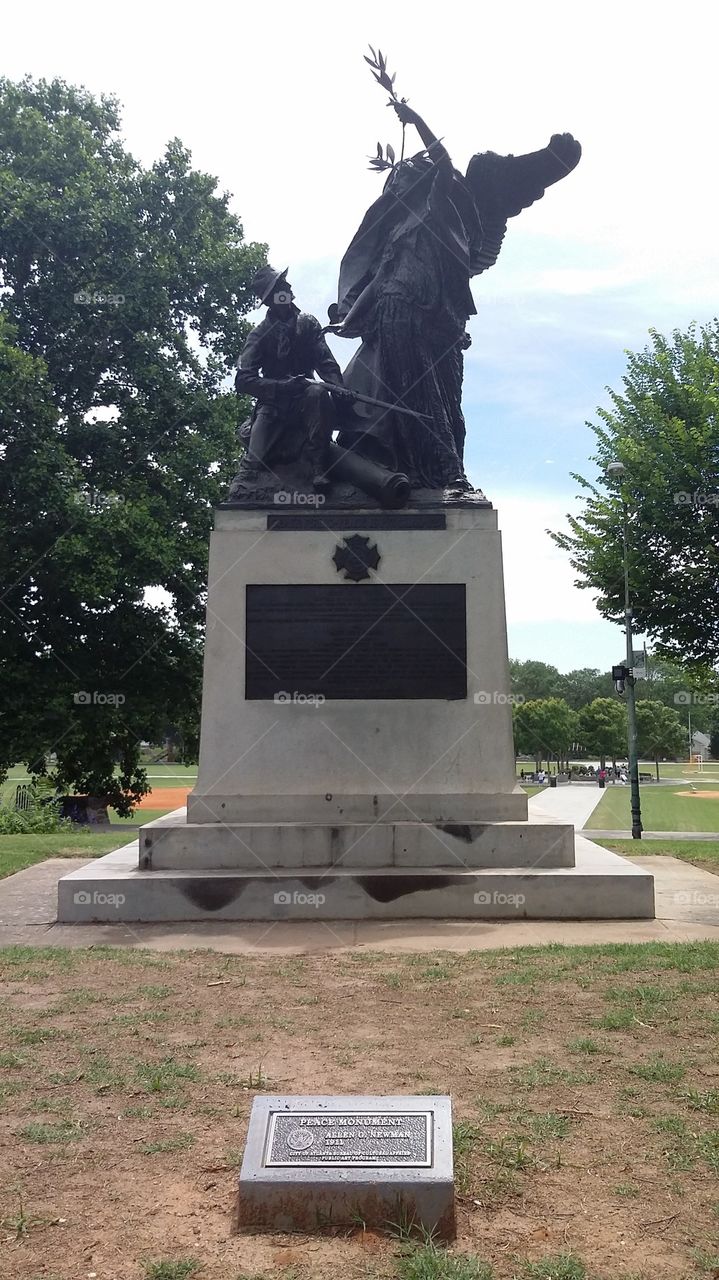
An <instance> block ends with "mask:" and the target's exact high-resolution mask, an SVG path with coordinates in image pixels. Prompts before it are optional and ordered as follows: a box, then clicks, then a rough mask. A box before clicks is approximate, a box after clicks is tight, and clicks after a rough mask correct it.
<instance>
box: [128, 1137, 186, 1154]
mask: <svg viewBox="0 0 719 1280" xmlns="http://www.w3.org/2000/svg"><path fill="white" fill-rule="evenodd" d="M194 1144H195V1138H194V1136H193V1135H192V1134H191V1133H178V1134H177V1136H176V1137H174V1138H164V1139H161V1140H160V1141H159V1142H144V1143H143V1144H142V1145H141V1147H140V1151H141V1152H142V1154H143V1156H156V1155H164V1154H165V1153H166V1152H168V1151H187V1150H188V1148H189V1147H192V1146H194Z"/></svg>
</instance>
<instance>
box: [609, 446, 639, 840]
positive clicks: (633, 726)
mask: <svg viewBox="0 0 719 1280" xmlns="http://www.w3.org/2000/svg"><path fill="white" fill-rule="evenodd" d="M625 472H626V467H625V466H624V463H623V462H610V463H609V466H608V467H607V474H608V475H610V476H614V477H616V478H617V479H618V480H619V481H620V484H621V479H622V477H623V476H624V474H625ZM620 492H621V499H622V546H623V559H624V630H625V634H626V638H627V657H626V666H625V669H624V684H625V687H626V691H627V739H628V740H627V748H628V752H629V784H630V787H631V806H632V840H641V838H642V809H641V800H640V796H639V757H638V752H637V702H636V691H635V679H634V636H633V633H632V617H633V615H632V606H631V603H630V599H629V508H628V506H627V499H626V496H625V494H624V491H623V490H620Z"/></svg>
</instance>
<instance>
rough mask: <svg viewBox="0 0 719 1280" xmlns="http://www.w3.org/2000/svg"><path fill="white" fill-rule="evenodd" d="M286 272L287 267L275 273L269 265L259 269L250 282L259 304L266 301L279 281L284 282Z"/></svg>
mask: <svg viewBox="0 0 719 1280" xmlns="http://www.w3.org/2000/svg"><path fill="white" fill-rule="evenodd" d="M288 271H289V267H285V269H284V271H275V268H274V267H271V266H270V265H269V264H268V265H267V266H266V267H260V269H259V271H258V272H257V275H256V276H255V278H254V280H253V281H252V288H253V290H254V292H255V293H256V294H257V297H258V298H259V299H260V301H261V302H266V301H267V299H268V298H269V296H270V294H271V293H274V291H275V289H276V288H277V285H278V284H280V282H281V281H282V282H283V283H284V282H285V277H286V276H287V272H288Z"/></svg>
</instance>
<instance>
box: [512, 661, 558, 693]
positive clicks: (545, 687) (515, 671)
mask: <svg viewBox="0 0 719 1280" xmlns="http://www.w3.org/2000/svg"><path fill="white" fill-rule="evenodd" d="M509 675H510V680H511V687H512V694H513V695H514V696H515V697H520V698H523V699H524V701H525V702H536V700H537V699H538V698H558V697H561V694H562V691H563V681H564V677H563V676H562V674H561V672H559V671H558V670H557V668H556V667H553V666H551V665H550V663H548V662H537V661H536V660H535V659H533V658H529V659H528V660H527V661H526V662H519V661H518V660H517V659H516V658H513V659H512V660H511V661H510V663H509Z"/></svg>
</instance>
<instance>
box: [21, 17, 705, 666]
mask: <svg viewBox="0 0 719 1280" xmlns="http://www.w3.org/2000/svg"><path fill="white" fill-rule="evenodd" d="M718 36H719V19H718V18H717V10H716V7H715V6H710V5H708V4H706V3H703V4H700V3H699V2H698V0H689V2H688V3H687V2H685V3H684V4H683V5H681V6H677V5H676V4H674V5H671V6H670V5H669V4H663V3H661V2H660V3H656V2H654V3H651V4H650V3H647V2H645V0H631V2H630V0H624V3H617V0H605V3H603V4H602V5H592V6H589V5H578V4H576V3H567V4H565V3H558V2H557V3H553V2H552V0H547V2H546V3H544V4H541V5H540V4H537V3H517V2H516V0H515V2H512V0H507V2H505V3H504V4H496V5H493V6H487V5H482V4H479V3H472V2H465V0H454V2H453V3H450V4H446V5H441V4H438V3H436V0H435V3H433V4H425V3H423V2H422V0H410V2H407V0H395V2H394V3H392V2H391V0H383V2H382V3H378V0H363V2H362V4H361V5H355V6H349V5H345V4H343V3H342V0H335V3H329V0H315V2H314V3H312V2H311V0H308V2H307V3H304V4H292V3H287V2H286V0H274V3H267V4H264V5H263V4H257V3H253V4H252V5H248V4H246V3H242V2H240V3H238V4H234V5H230V4H220V3H215V2H214V0H205V3H203V4H202V5H197V4H193V5H187V4H182V3H179V2H174V3H172V4H170V3H165V2H164V0H149V2H147V0H145V3H142V4H139V3H137V2H136V0H126V3H125V4H124V5H123V6H122V7H120V8H116V7H105V6H103V5H100V4H97V3H80V2H78V0H69V2H68V0H65V2H64V3H62V4H56V3H55V4H52V5H51V4H48V3H45V2H44V0H39V2H38V0H36V2H35V3H33V4H29V5H25V6H19V5H13V6H12V8H9V7H6V8H5V10H4V14H3V52H2V58H1V60H0V61H1V69H2V72H3V74H5V75H8V76H10V77H12V78H19V77H20V76H22V75H24V74H26V73H30V74H31V75H33V76H35V77H41V76H42V77H46V78H50V77H52V76H56V75H59V76H61V77H63V78H64V79H66V80H68V81H71V82H73V83H76V84H77V83H81V84H84V85H85V86H86V87H87V88H88V89H90V90H92V91H93V92H95V93H100V92H106V93H114V94H116V95H117V96H118V97H119V98H120V100H121V102H122V104H123V121H124V126H123V127H124V134H125V137H126V140H127V143H128V146H129V147H130V149H131V150H132V151H133V152H134V154H135V155H136V156H137V157H138V158H139V159H140V160H142V161H143V162H144V163H146V164H149V163H151V162H152V161H153V160H155V159H156V158H157V157H158V156H159V155H160V154H161V153H162V150H163V148H164V146H165V144H166V142H167V141H168V139H169V138H172V137H175V136H177V137H179V138H181V139H182V141H183V142H184V143H185V145H186V146H188V147H189V148H190V150H191V151H192V153H193V162H194V164H195V165H196V166H197V167H198V168H201V169H204V170H206V171H208V172H211V173H213V174H216V175H217V177H218V178H219V182H220V186H221V188H223V189H226V190H228V191H230V192H231V193H232V206H233V209H234V210H235V212H237V213H238V214H239V215H240V216H241V218H242V220H243V222H244V227H245V233H246V236H247V237H248V238H250V239H256V240H261V241H264V242H266V243H267V244H268V246H269V254H270V261H271V262H272V263H273V264H274V265H276V266H277V267H285V266H288V265H289V266H291V269H292V276H291V279H292V283H293V286H294V288H295V292H296V294H297V296H298V301H299V303H300V304H301V306H302V307H303V308H305V309H307V310H310V311H314V312H315V314H317V315H319V316H321V317H322V318H323V319H324V317H325V313H326V308H327V305H328V303H329V302H331V301H332V300H333V298H334V296H335V291H336V280H337V268H338V264H339V260H340V258H341V256H342V253H343V252H344V250H345V248H346V247H347V244H348V243H349V240H350V238H351V237H352V235H353V234H354V231H355V230H356V227H357V225H358V223H359V221H360V219H361V217H362V215H363V213H364V211H365V209H366V208H367V206H368V205H369V204H370V203H371V201H372V200H373V199H375V197H376V196H377V195H378V194H379V191H380V189H381V184H382V181H383V179H382V177H381V176H379V175H377V174H375V173H372V172H370V171H368V169H367V156H368V155H370V154H371V153H372V152H373V151H374V149H375V146H376V143H377V141H378V140H381V141H382V142H387V141H391V142H392V143H393V144H394V145H395V147H396V149H397V150H399V147H398V143H399V140H400V126H399V124H398V122H397V121H396V119H395V117H394V114H393V113H392V112H390V111H389V110H388V109H387V108H386V106H385V102H386V95H385V94H384V93H383V91H382V90H381V89H380V87H379V85H377V84H376V83H375V82H374V81H373V79H372V76H371V73H370V70H369V68H368V67H367V65H366V63H365V62H363V60H362V54H363V52H365V51H366V46H367V43H368V42H371V43H372V44H373V45H374V46H375V48H376V47H377V45H378V44H379V45H380V46H381V48H382V50H383V51H384V52H385V53H386V54H387V55H388V59H389V65H390V70H391V71H396V73H397V80H396V85H395V87H396V89H397V90H398V91H399V93H400V95H404V96H406V97H408V98H409V99H410V101H411V104H412V105H413V106H414V107H415V108H416V109H417V110H418V111H419V112H420V113H421V114H422V115H423V116H424V117H425V119H426V120H427V122H428V123H429V125H430V126H431V127H432V128H433V129H434V131H435V133H437V134H438V135H440V136H441V137H442V138H443V139H444V142H445V145H446V146H447V148H448V150H449V152H450V154H451V156H452V158H453V160H454V163H455V164H456V166H457V167H458V168H461V169H462V170H464V169H465V167H466V164H467V161H468V160H469V158H470V156H471V155H472V154H473V153H474V152H476V151H484V150H494V151H500V152H510V151H511V152H515V153H519V152H522V151H528V150H534V149H536V148H537V147H539V146H544V145H545V144H546V142H547V141H548V140H549V137H550V134H552V133H554V132H562V131H565V130H568V131H570V132H572V133H574V134H575V136H576V137H578V138H579V140H580V141H581V142H582V145H583V147H584V155H583V158H582V161H581V163H580V165H579V168H578V169H577V170H576V171H575V172H574V173H573V174H571V175H570V177H569V178H567V180H566V181H565V182H562V183H560V184H559V185H558V186H556V187H553V188H552V189H551V190H550V191H549V192H548V193H547V195H546V197H545V198H544V200H543V201H541V202H540V203H539V204H537V205H535V206H533V207H532V208H531V209H528V210H526V211H525V212H524V213H522V214H521V215H520V216H519V217H518V218H516V219H513V220H512V221H510V225H509V230H508V233H507V237H506V240H505V244H504V248H503V250H502V253H501V255H500V258H499V262H498V264H497V265H496V266H495V267H494V268H492V269H491V270H490V271H489V272H488V273H486V275H483V276H480V277H479V278H478V279H477V280H475V281H474V294H475V300H476V303H477V307H478V312H479V314H478V315H477V317H475V318H474V320H473V321H472V324H471V332H472V337H473V346H472V348H471V350H470V352H469V353H468V358H467V364H466V380H465V415H466V418H467V427H468V438H467V459H466V461H467V469H468V472H469V475H470V478H471V479H472V480H473V482H474V483H475V484H476V485H479V486H481V487H482V488H483V489H484V490H485V492H486V493H487V495H488V496H489V497H490V498H491V500H492V501H493V502H494V503H495V505H496V506H497V507H498V508H499V517H500V524H501V527H502V529H503V535H504V545H505V560H506V582H507V613H508V620H509V632H510V653H511V655H512V656H513V657H518V658H528V657H536V658H540V659H542V660H544V661H547V662H554V663H555V664H556V665H557V666H559V667H560V668H562V669H565V670H566V669H569V668H571V667H580V666H598V667H602V668H606V667H607V666H608V665H609V664H611V663H612V662H616V661H618V660H619V658H620V657H621V653H622V646H623V636H622V634H621V632H620V631H619V630H618V629H617V628H615V627H613V626H611V625H610V624H608V623H605V622H603V621H601V620H600V619H599V617H598V615H597V613H596V612H595V610H594V608H593V605H592V602H591V598H590V596H589V594H588V593H587V592H581V591H578V590H576V589H575V588H574V587H573V585H572V581H573V574H572V571H571V569H570V568H569V566H568V564H567V563H566V560H565V558H564V557H563V556H562V555H561V554H560V553H559V552H558V551H557V550H556V548H555V547H554V544H553V543H552V542H551V541H550V539H549V538H548V537H547V536H546V534H545V532H544V531H545V529H546V528H547V527H552V528H558V527H561V526H562V525H563V523H564V513H565V512H566V511H567V510H569V509H570V508H571V507H572V505H573V502H574V498H575V494H576V489H577V486H576V484H575V482H574V481H573V480H572V479H571V475H570V472H572V471H579V472H580V473H581V474H584V475H589V476H593V475H594V469H593V467H592V464H591V463H590V462H589V460H588V459H589V455H590V454H591V452H592V440H593V437H592V434H591V432H590V431H589V429H588V428H587V426H586V421H587V420H588V419H589V420H591V419H592V418H593V416H594V413H595V409H596V407H597V406H598V405H600V404H603V403H606V393H605V387H606V386H607V385H609V386H613V387H615V388H618V387H619V385H620V382H621V377H622V374H623V371H624V365H625V357H624V351H625V349H627V348H628V349H632V350H636V349H638V348H641V347H643V346H644V345H645V343H646V341H647V331H648V329H649V328H650V326H651V327H654V328H657V329H659V330H661V331H668V330H671V329H672V328H674V327H685V326H686V325H687V324H688V323H689V322H690V321H691V320H693V319H696V320H698V321H705V320H707V319H710V318H711V317H712V316H713V315H714V314H715V311H716V288H717V277H718V272H717V268H718V267H719V247H718V244H717V235H716V230H715V228H716V218H717V214H716V185H717V180H716V115H717V103H716V93H717V90H716V57H717V53H716V51H717V37H718ZM418 147H419V144H418V145H417V148H414V147H413V149H418ZM334 349H335V352H336V354H337V356H338V358H339V359H340V362H341V363H342V364H344V363H345V361H346V359H347V358H348V357H349V355H350V353H351V350H352V347H351V344H348V343H346V342H345V343H342V341H341V340H339V339H337V340H335V341H334Z"/></svg>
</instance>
